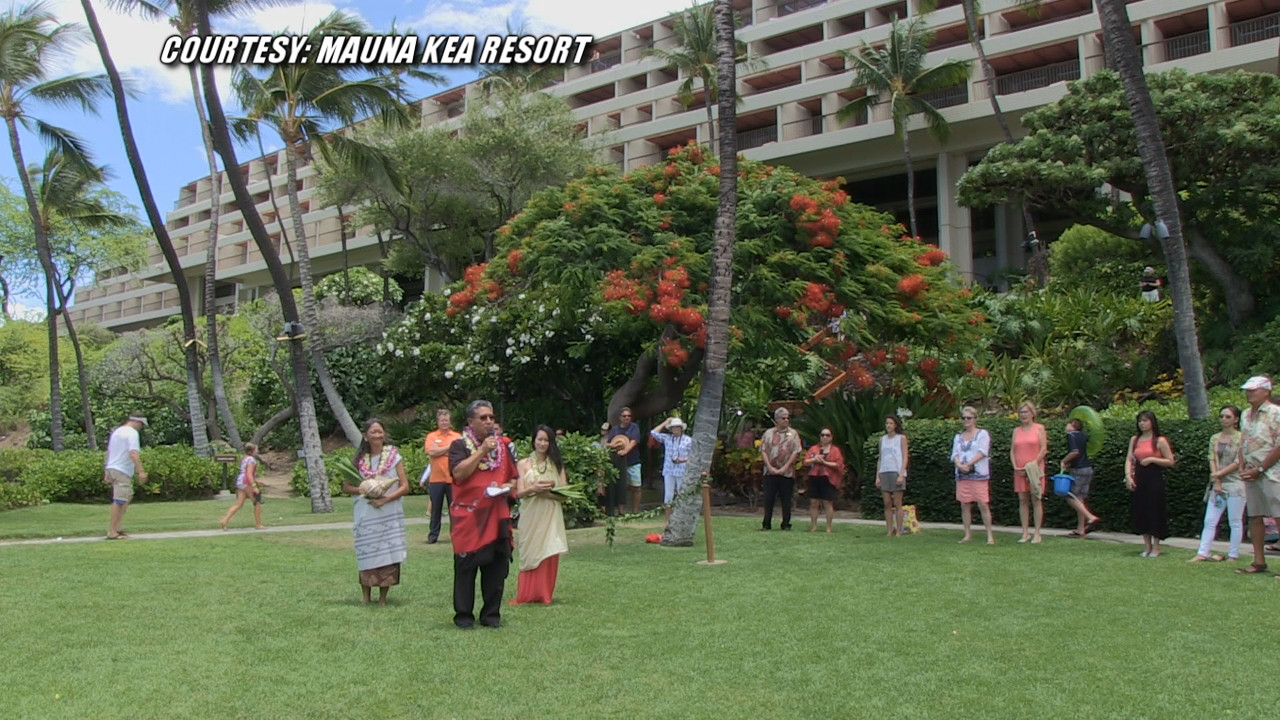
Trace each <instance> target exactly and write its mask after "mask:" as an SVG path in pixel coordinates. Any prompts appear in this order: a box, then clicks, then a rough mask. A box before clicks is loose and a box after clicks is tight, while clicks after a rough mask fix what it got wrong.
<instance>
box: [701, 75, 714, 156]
mask: <svg viewBox="0 0 1280 720" xmlns="http://www.w3.org/2000/svg"><path fill="white" fill-rule="evenodd" d="M702 89H703V94H702V106H703V107H705V108H706V109H707V137H708V138H710V140H709V144H708V145H707V147H708V148H713V147H715V146H716V121H715V118H714V117H713V116H712V115H711V87H710V86H704V87H703V88H702Z"/></svg>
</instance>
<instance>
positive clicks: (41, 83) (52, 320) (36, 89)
mask: <svg viewBox="0 0 1280 720" xmlns="http://www.w3.org/2000/svg"><path fill="white" fill-rule="evenodd" d="M81 32H82V30H81V28H80V27H79V26H76V25H73V24H67V23H60V22H58V20H57V18H55V17H54V16H53V14H52V13H50V12H49V10H48V9H47V8H46V6H45V5H44V4H42V3H36V4H32V5H26V6H24V7H22V8H17V7H14V8H10V9H9V11H8V12H6V13H5V14H4V15H0V116H3V117H4V121H5V126H6V128H7V129H8V131H9V149H10V150H11V151H12V152H13V164H14V167H15V168H17V169H18V177H19V180H20V181H21V183H22V192H23V195H24V196H25V197H26V201H27V212H28V213H30V215H31V222H32V225H33V226H34V234H35V240H36V255H37V257H38V258H39V260H40V267H41V269H42V270H43V271H44V285H45V311H46V312H45V324H46V326H47V328H48V333H49V413H50V428H49V433H50V438H51V440H52V444H53V449H54V450H55V451H61V450H62V449H63V446H64V441H63V429H62V387H61V382H60V378H59V368H58V314H57V305H56V300H57V293H56V290H55V284H56V283H57V269H56V268H55V267H54V264H53V253H52V251H51V249H50V247H49V236H48V233H47V232H46V231H45V227H44V224H43V223H41V222H40V204H39V202H38V201H37V199H36V194H35V190H34V188H32V186H31V178H30V176H29V175H27V173H25V172H23V169H24V168H26V167H27V164H26V162H25V161H24V159H23V155H22V142H21V139H20V138H19V136H18V123H19V122H21V123H22V124H23V126H25V127H27V128H28V129H31V130H34V131H35V132H36V133H37V134H39V135H40V137H41V138H43V139H44V141H45V142H46V143H48V144H49V145H50V146H52V147H53V148H54V149H56V150H57V151H58V152H60V153H61V154H62V156H63V157H64V158H66V160H67V161H68V162H71V163H74V164H76V165H78V166H80V167H85V168H88V167H92V166H93V163H92V161H91V160H90V158H89V152H88V149H87V148H86V147H85V145H84V142H83V141H81V140H80V138H78V137H76V136H75V135H74V134H73V133H71V132H70V131H68V130H65V129H63V128H60V127H56V126H54V125H50V124H49V123H46V122H44V121H42V120H40V119H38V118H36V117H34V116H32V115H30V114H29V109H28V107H27V105H28V104H33V103H38V102H45V103H49V104H52V105H61V106H80V107H81V108H83V109H84V110H85V111H86V112H96V109H97V102H98V101H99V100H101V99H103V98H105V97H106V96H107V94H108V93H109V88H108V86H107V84H106V78H104V77H102V76H100V75H86V74H73V75H64V76H62V77H56V78H52V79H51V78H49V77H48V73H49V65H50V64H51V62H50V61H51V60H52V59H53V58H55V57H57V56H58V55H60V54H64V53H66V52H67V51H68V50H69V48H70V47H71V46H72V45H73V44H74V43H75V42H77V40H78V39H79V34H80V33H81Z"/></svg>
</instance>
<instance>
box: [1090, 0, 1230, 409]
mask: <svg viewBox="0 0 1280 720" xmlns="http://www.w3.org/2000/svg"><path fill="white" fill-rule="evenodd" d="M1097 4H1098V14H1099V16H1101V18H1102V30H1103V36H1104V38H1105V42H1106V45H1107V55H1108V57H1110V58H1111V59H1112V60H1113V62H1114V63H1115V67H1116V71H1117V72H1118V73H1119V75H1120V80H1121V81H1122V82H1123V83H1124V97H1125V101H1126V103H1127V104H1128V106H1129V113H1130V114H1131V115H1132V116H1133V129H1134V135H1135V137H1136V138H1137V140H1138V151H1139V152H1140V153H1141V155H1142V166H1143V169H1144V170H1145V171H1146V174H1147V187H1148V189H1149V190H1150V191H1151V201H1152V203H1153V204H1154V206H1155V212H1156V217H1157V218H1158V219H1159V220H1162V221H1163V222H1164V224H1165V226H1166V227H1167V228H1168V231H1169V232H1168V234H1169V237H1167V238H1164V239H1162V240H1161V241H1160V244H1161V246H1162V247H1163V249H1164V258H1165V265H1166V266H1167V267H1168V269H1169V295H1170V296H1171V298H1172V300H1173V331H1174V335H1175V338H1176V343H1177V347H1178V362H1179V364H1180V365H1181V366H1182V381H1183V384H1184V387H1185V392H1186V394H1187V414H1188V415H1189V416H1190V417H1192V418H1194V419H1201V418H1206V417H1208V416H1209V396H1208V393H1207V392H1206V390H1205V384H1204V366H1203V365H1202V364H1201V361H1200V339H1199V337H1198V333H1197V330H1196V315H1195V308H1194V307H1193V306H1192V303H1191V272H1190V270H1189V268H1188V267H1187V248H1186V245H1185V244H1184V241H1183V236H1182V215H1181V212H1180V210H1179V208H1178V194H1177V188H1176V187H1175V186H1174V183H1173V172H1172V170H1171V169H1170V167H1169V156H1168V154H1167V153H1166V152H1165V145H1164V136H1163V135H1161V133H1160V124H1159V121H1158V120H1157V119H1156V109H1155V105H1154V104H1152V102H1151V92H1150V90H1149V89H1148V88H1147V78H1146V76H1145V75H1143V70H1142V61H1141V58H1139V56H1138V47H1137V45H1135V44H1134V41H1133V35H1132V34H1131V33H1130V30H1129V14H1128V12H1127V11H1126V10H1125V7H1124V4H1123V0H1098V3H1097Z"/></svg>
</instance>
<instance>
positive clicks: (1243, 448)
mask: <svg viewBox="0 0 1280 720" xmlns="http://www.w3.org/2000/svg"><path fill="white" fill-rule="evenodd" d="M1240 389H1241V390H1244V394H1245V399H1247V400H1248V401H1249V407H1248V408H1247V409H1246V410H1245V411H1244V415H1242V416H1241V417H1240V468H1241V470H1240V479H1241V480H1244V482H1245V486H1244V493H1245V507H1246V510H1245V512H1246V513H1247V514H1248V516H1249V539H1250V540H1251V541H1252V542H1253V564H1252V565H1250V566H1249V567H1247V568H1240V569H1239V570H1236V572H1238V573H1241V574H1249V575H1251V574H1253V573H1261V572H1266V570H1267V560H1266V556H1265V555H1264V553H1265V550H1264V548H1263V545H1264V544H1265V542H1266V540H1265V537H1264V536H1265V531H1264V530H1263V519H1264V518H1267V517H1275V516H1277V515H1280V467H1277V465H1276V463H1277V462H1280V406H1276V405H1274V404H1273V403H1272V402H1271V378H1269V377H1266V376H1265V375H1257V376H1254V377H1251V378H1249V379H1248V380H1247V381H1246V382H1245V384H1244V385H1241V386H1240Z"/></svg>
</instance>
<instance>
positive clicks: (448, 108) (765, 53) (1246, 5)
mask: <svg viewBox="0 0 1280 720" xmlns="http://www.w3.org/2000/svg"><path fill="white" fill-rule="evenodd" d="M734 4H735V7H736V8H737V9H738V11H739V17H740V22H741V25H742V27H741V28H740V29H739V31H738V38H739V40H741V41H742V42H745V43H746V44H747V46H748V48H749V50H750V52H751V53H752V54H753V55H755V56H757V57H759V58H762V59H763V60H764V61H765V62H766V63H767V66H766V67H765V68H763V69H760V70H757V71H755V72H752V73H750V74H741V75H740V76H739V78H738V83H737V85H738V87H737V90H738V94H739V95H740V96H741V98H742V103H741V105H740V107H739V111H738V141H739V148H740V151H741V152H743V153H744V154H745V155H746V156H748V157H751V158H753V159H756V160H761V161H764V162H768V163H774V164H783V165H788V166H791V167H793V168H795V169H796V170H798V171H800V172H803V173H806V174H809V175H812V176H817V177H833V176H837V175H838V176H843V177H844V178H845V179H846V181H847V183H848V188H847V189H848V190H849V193H850V195H851V196H852V198H853V200H855V201H857V202H862V203H866V204H870V205H875V206H877V207H880V208H882V209H885V210H887V211H890V212H894V213H895V214H897V215H899V216H900V217H902V218H905V213H906V175H905V172H904V169H903V166H902V149H901V143H900V142H899V141H898V140H897V139H895V138H894V136H893V123H892V121H891V120H890V119H889V116H888V112H887V108H886V107H885V106H883V105H877V106H874V107H872V108H871V110H870V112H869V113H868V116H866V117H859V118H853V119H849V120H847V121H841V120H839V119H838V118H837V117H836V113H837V111H838V110H839V109H840V108H841V107H842V106H843V105H844V104H845V103H847V102H848V101H849V100H850V99H852V98H854V97H857V96H858V95H860V94H862V92H863V90H862V89H861V88H851V87H850V79H851V73H850V72H849V71H848V69H847V67H846V63H845V61H844V60H843V59H842V57H841V55H840V54H839V51H840V50H855V49H857V48H858V47H860V46H861V44H862V43H863V42H866V43H870V44H877V43H881V42H883V41H884V40H885V38H886V37H887V36H888V32H889V22H890V19H891V18H892V17H893V16H895V15H897V16H899V17H902V18H909V17H912V16H914V15H917V14H918V12H919V8H918V0H898V1H896V2H894V1H886V0H784V1H781V2H779V1H778V0H735V1H734ZM937 4H938V5H939V7H938V9H937V10H935V11H934V12H933V13H931V14H930V15H929V16H928V21H927V22H928V24H929V26H930V27H931V28H932V29H934V30H935V31H936V37H935V40H934V43H933V46H932V50H931V52H930V54H929V59H928V62H929V63H930V64H936V63H937V62H940V61H942V60H946V59H950V58H958V59H961V60H969V61H975V58H976V54H975V52H974V51H973V49H972V47H971V46H970V44H969V42H968V37H967V34H966V31H965V23H964V17H963V13H962V9H961V4H960V0H940V2H938V3H937ZM1127 6H1128V12H1129V18H1130V20H1131V22H1132V23H1133V35H1134V38H1135V39H1136V40H1138V42H1139V44H1140V46H1141V48H1142V57H1143V62H1144V65H1145V67H1146V69H1147V70H1148V71H1160V70H1168V69H1171V68H1175V67H1180V68H1184V69H1186V70H1188V71H1190V72H1221V71H1226V70H1233V69H1247V70H1254V71H1263V72H1276V68H1277V60H1278V57H1280V47H1278V45H1277V40H1276V38H1278V37H1280V0H1129V2H1128V3H1127ZM982 12H983V14H982V17H981V18H980V20H979V27H980V32H981V36H982V38H983V46H984V49H985V51H986V53H987V56H988V57H989V59H990V61H991V64H992V66H993V67H994V69H995V74H996V78H995V87H994V88H993V87H988V85H987V83H986V82H985V81H984V80H983V78H982V73H981V71H980V69H979V68H978V67H977V63H976V61H975V62H974V68H973V72H972V73H971V75H970V78H969V80H968V82H966V83H964V84H962V85H958V86H956V87H954V88H950V89H948V90H946V91H943V92H939V93H935V94H933V96H931V97H930V98H929V99H930V101H931V102H932V103H933V105H934V106H935V107H938V108H940V109H941V110H942V112H943V115H944V116H945V117H946V118H947V120H948V121H949V123H950V126H951V137H950V139H949V140H948V142H947V143H946V144H945V145H941V146H940V145H939V144H937V143H936V142H935V141H934V140H933V139H932V138H931V137H930V136H929V135H928V133H926V132H923V131H921V125H920V124H919V123H918V121H917V122H913V124H912V127H913V128H914V130H913V133H912V137H911V142H912V150H913V157H914V161H915V166H916V192H917V199H916V202H917V208H918V214H919V222H920V230H921V234H922V235H923V236H924V237H925V238H926V239H927V240H929V241H931V242H935V243H937V244H938V245H939V246H940V247H941V248H942V249H943V250H946V251H947V252H948V253H949V254H950V255H951V257H952V259H953V261H954V263H955V266H956V268H957V269H958V270H959V272H960V273H961V274H962V275H963V276H965V277H966V278H969V279H970V280H972V281H974V282H981V283H992V282H994V281H995V280H996V278H998V275H999V272H1000V271H1001V269H1002V268H1008V267H1011V266H1021V265H1022V264H1023V262H1024V256H1023V250H1022V249H1021V244H1022V240H1023V231H1022V227H1021V219H1020V213H1019V212H1018V211H1017V209H1016V208H1009V207H997V208H989V209H984V210H972V211H971V210H969V209H968V208H964V207H960V206H959V205H958V204H957V203H956V200H955V184H956V182H957V180H958V179H959V178H960V176H961V175H962V174H963V173H964V172H965V169H966V168H967V167H968V166H970V165H971V164H973V163H975V162H976V161H978V160H979V159H981V157H982V156H983V154H984V153H985V152H986V151H987V150H988V149H989V148H991V147H992V146H993V145H995V144H997V143H998V142H999V140H1000V130H999V128H998V127H997V125H996V123H995V120H994V117H993V113H992V109H991V105H990V94H991V93H993V92H994V93H995V94H996V95H998V96H999V99H1000V104H1001V106H1002V108H1003V110H1004V111H1005V113H1006V114H1007V115H1008V116H1009V118H1010V122H1011V125H1012V126H1013V127H1014V128H1015V133H1017V132H1019V130H1020V128H1019V125H1018V122H1017V118H1018V117H1019V116H1021V115H1022V114H1023V113H1024V112H1026V111H1028V110H1031V109H1034V108H1037V107H1041V106H1043V105H1045V104H1047V103H1050V102H1053V101H1054V100H1056V99H1058V98H1060V97H1062V95H1063V94H1064V93H1065V91H1066V82H1067V81H1070V80H1075V79H1079V78H1083V77H1088V76H1089V75H1091V74H1092V73H1095V72H1097V71H1098V70H1100V69H1101V68H1102V67H1103V52H1102V42H1101V35H1102V32H1101V28H1100V25H1099V17H1098V13H1097V10H1096V8H1095V7H1094V3H1093V0H1042V2H1041V3H1040V8H1039V11H1038V12H1035V13H1031V14H1029V13H1027V12H1026V11H1023V10H1020V9H1018V7H1017V4H1016V3H1015V2H1013V0H984V2H983V3H982ZM672 25H673V22H672V18H671V17H665V18H661V19H657V20H654V21H652V22H649V23H645V24H643V25H640V26H638V27H634V28H631V29H629V30H625V31H623V32H620V33H617V34H614V35H609V36H607V37H603V38H599V39H598V40H597V42H596V44H595V46H594V49H595V50H597V51H598V52H599V54H598V55H596V56H594V57H593V59H592V60H591V61H589V62H588V63H585V64H582V65H578V66H574V67H567V68H565V69H564V75H563V78H562V79H560V80H559V81H558V82H556V83H555V84H554V85H552V86H551V87H550V88H549V90H548V91H549V92H551V93H553V94H556V95H559V96H561V97H563V98H565V100H566V101H567V102H568V103H569V104H570V106H571V107H572V108H573V112H574V114H575V115H576V117H577V118H578V119H579V120H580V121H581V123H582V126H583V127H584V128H585V130H586V132H587V134H588V135H589V136H590V137H592V138H593V139H595V140H597V141H598V142H600V143H602V144H603V146H604V149H603V151H602V152H603V158H602V160H603V161H604V162H607V163H612V164H614V165H616V166H617V167H619V168H620V169H622V170H629V169H632V168H635V167H639V166H642V165H646V164H650V163H654V162H658V161H659V160H660V159H661V158H662V157H663V154H664V152H665V151H666V149H667V148H669V147H672V146H674V145H681V144H684V143H686V142H688V141H689V140H698V141H706V140H707V139H708V138H707V137H706V135H707V127H706V122H705V119H706V114H705V111H704V110H703V108H702V107H701V97H700V95H699V97H697V98H696V99H695V102H694V104H693V105H692V106H691V107H689V108H685V107H684V106H683V105H682V104H681V103H680V102H679V100H677V99H676V88H677V86H678V85H679V83H680V81H681V77H680V76H679V75H678V74H677V73H676V72H675V71H674V70H671V69H669V68H667V67H665V66H664V64H663V63H662V62H660V61H659V60H658V59H656V58H654V57H652V56H650V55H648V54H647V52H646V51H648V50H649V49H650V48H655V47H656V48H672V47H675V46H676V45H677V42H676V38H675V36H674V33H673V30H672ZM478 92H479V88H478V87H477V85H476V83H470V84H467V85H463V86H460V87H455V88H452V89H450V90H446V91H443V92H440V93H437V94H435V95H433V96H431V97H428V98H426V99H423V100H420V101H418V105H419V106H420V108H421V111H422V122H423V125H424V126H441V127H446V128H447V127H449V126H450V125H457V124H458V123H459V122H460V116H461V115H462V114H463V112H464V111H465V110H466V107H467V102H468V101H469V100H470V99H472V98H473V97H475V96H476V94H477V93H478ZM242 169H243V170H244V171H246V172H247V173H248V178H249V192H250V193H252V194H253V196H254V201H255V202H256V203H257V207H258V211H259V212H260V213H262V216H263V220H264V221H265V222H266V224H267V226H268V230H269V231H270V232H272V239H273V241H274V242H276V243H277V245H279V241H280V227H287V228H289V229H290V233H291V232H292V228H291V225H290V218H289V217H288V213H289V207H288V202H287V199H286V196H285V185H286V183H287V178H286V175H285V170H284V155H283V151H278V152H275V153H270V154H267V155H265V156H263V157H259V158H255V159H253V160H249V161H248V162H246V163H245V164H244V165H243V166H242ZM316 180H317V177H316V173H315V170H314V169H313V168H312V167H306V168H303V169H301V171H300V172H299V176H298V191H299V193H300V196H301V199H302V211H303V213H304V217H303V220H304V223H305V226H306V230H307V243H308V247H309V248H310V251H311V256H312V263H313V266H314V271H315V273H316V275H317V277H319V276H321V275H324V274H327V273H330V272H333V271H335V270H337V269H339V268H340V267H341V263H342V258H341V236H342V230H341V225H342V223H341V221H340V218H339V214H338V210H337V209H336V208H334V207H327V206H324V205H321V204H320V202H319V199H318V197H317V196H316V195H315V192H316V188H315V184H316ZM210 186H211V182H210V179H209V178H208V177H204V178H201V179H199V180H196V181H194V182H191V183H189V184H187V185H186V186H184V187H183V188H182V190H181V193H180V197H179V198H178V201H177V203H176V205H175V207H174V209H173V211H172V212H170V213H169V214H168V218H167V220H168V227H169V232H170V234H171V236H172V238H173V241H174V244H175V245H176V249H177V252H178V255H179V256H180V257H181V258H182V267H183V270H184V272H185V273H186V274H187V276H188V279H189V280H190V282H191V288H192V292H193V294H194V295H195V298H196V302H197V309H199V305H200V304H202V301H201V298H202V292H201V287H202V282H203V280H202V277H203V265H204V260H205V253H206V249H207V247H208V246H207V243H208V237H209V230H210V227H209V217H210V208H211V203H212V202H218V203H220V206H221V210H220V217H219V223H220V226H219V228H218V239H217V243H218V249H217V252H218V271H217V286H216V288H215V296H216V300H215V302H216V303H217V304H218V306H219V308H220V310H222V311H225V312H233V311H234V309H235V306H236V304H237V303H238V302H242V301H247V300H251V299H254V298H256V297H257V296H258V295H259V293H261V292H263V291H265V290H266V289H269V288H270V287H271V283H270V278H269V277H268V275H267V271H266V266H265V264H264V263H263V261H262V257H261V255H260V254H259V252H258V249H257V247H256V245H255V244H254V242H253V239H252V238H251V237H250V235H249V232H248V231H247V230H246V229H245V227H244V221H243V218H242V216H241V214H240V211H239V210H238V208H237V206H236V203H235V200H234V198H233V197H232V194H231V191H230V188H229V187H228V186H227V185H226V183H224V184H223V194H222V196H221V197H219V198H210ZM272 189H274V193H275V196H276V205H278V206H279V210H278V211H277V209H276V208H275V207H273V205H272V201H271V192H270V191H271V190H272ZM346 211H347V213H348V215H350V212H351V209H350V208H347V209H346ZM277 212H281V213H284V214H285V217H283V218H280V217H277ZM282 220H283V223H281V222H280V221H282ZM1040 223H1041V225H1042V226H1041V228H1040V230H1041V232H1042V233H1047V234H1053V233H1056V232H1058V231H1060V230H1061V229H1062V227H1063V221H1062V220H1061V219H1059V220H1058V221H1057V222H1055V221H1054V219H1052V218H1041V219H1040ZM347 247H348V249H349V257H350V262H351V263H352V265H359V264H373V263H376V262H377V261H378V258H379V254H378V248H377V238H376V237H375V236H374V234H373V232H372V229H371V228H364V229H359V230H356V231H355V232H354V233H352V236H351V237H349V238H348V239H347ZM282 254H283V255H284V260H285V262H286V263H287V262H288V256H287V253H282ZM168 277H169V268H168V267H167V265H166V264H165V262H164V259H163V257H162V256H161V254H160V249H159V247H158V246H153V247H152V248H151V250H150V256H149V260H148V264H147V266H146V267H145V268H143V269H142V270H140V271H138V272H128V273H119V274H115V275H100V276H99V277H98V278H97V279H96V283H95V284H93V285H91V286H87V287H85V288H83V289H80V290H79V291H77V292H76V295H75V303H74V306H73V307H72V308H71V312H72V314H73V317H74V318H75V320H76V322H77V323H84V322H92V323H96V324H98V325H102V326H104V327H108V328H111V329H114V330H119V331H123V330H129V329H135V328H139V327H145V326H149V325H155V324H158V323H160V322H162V321H163V320H164V319H166V318H167V317H169V316H171V315H174V314H177V313H178V298H177V291H176V290H175V289H174V286H173V285H172V284H171V283H169V282H166V279H167V278H168ZM440 285H441V283H440V280H439V278H435V279H429V280H428V282H427V288H426V289H427V290H438V289H439V287H440Z"/></svg>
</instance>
